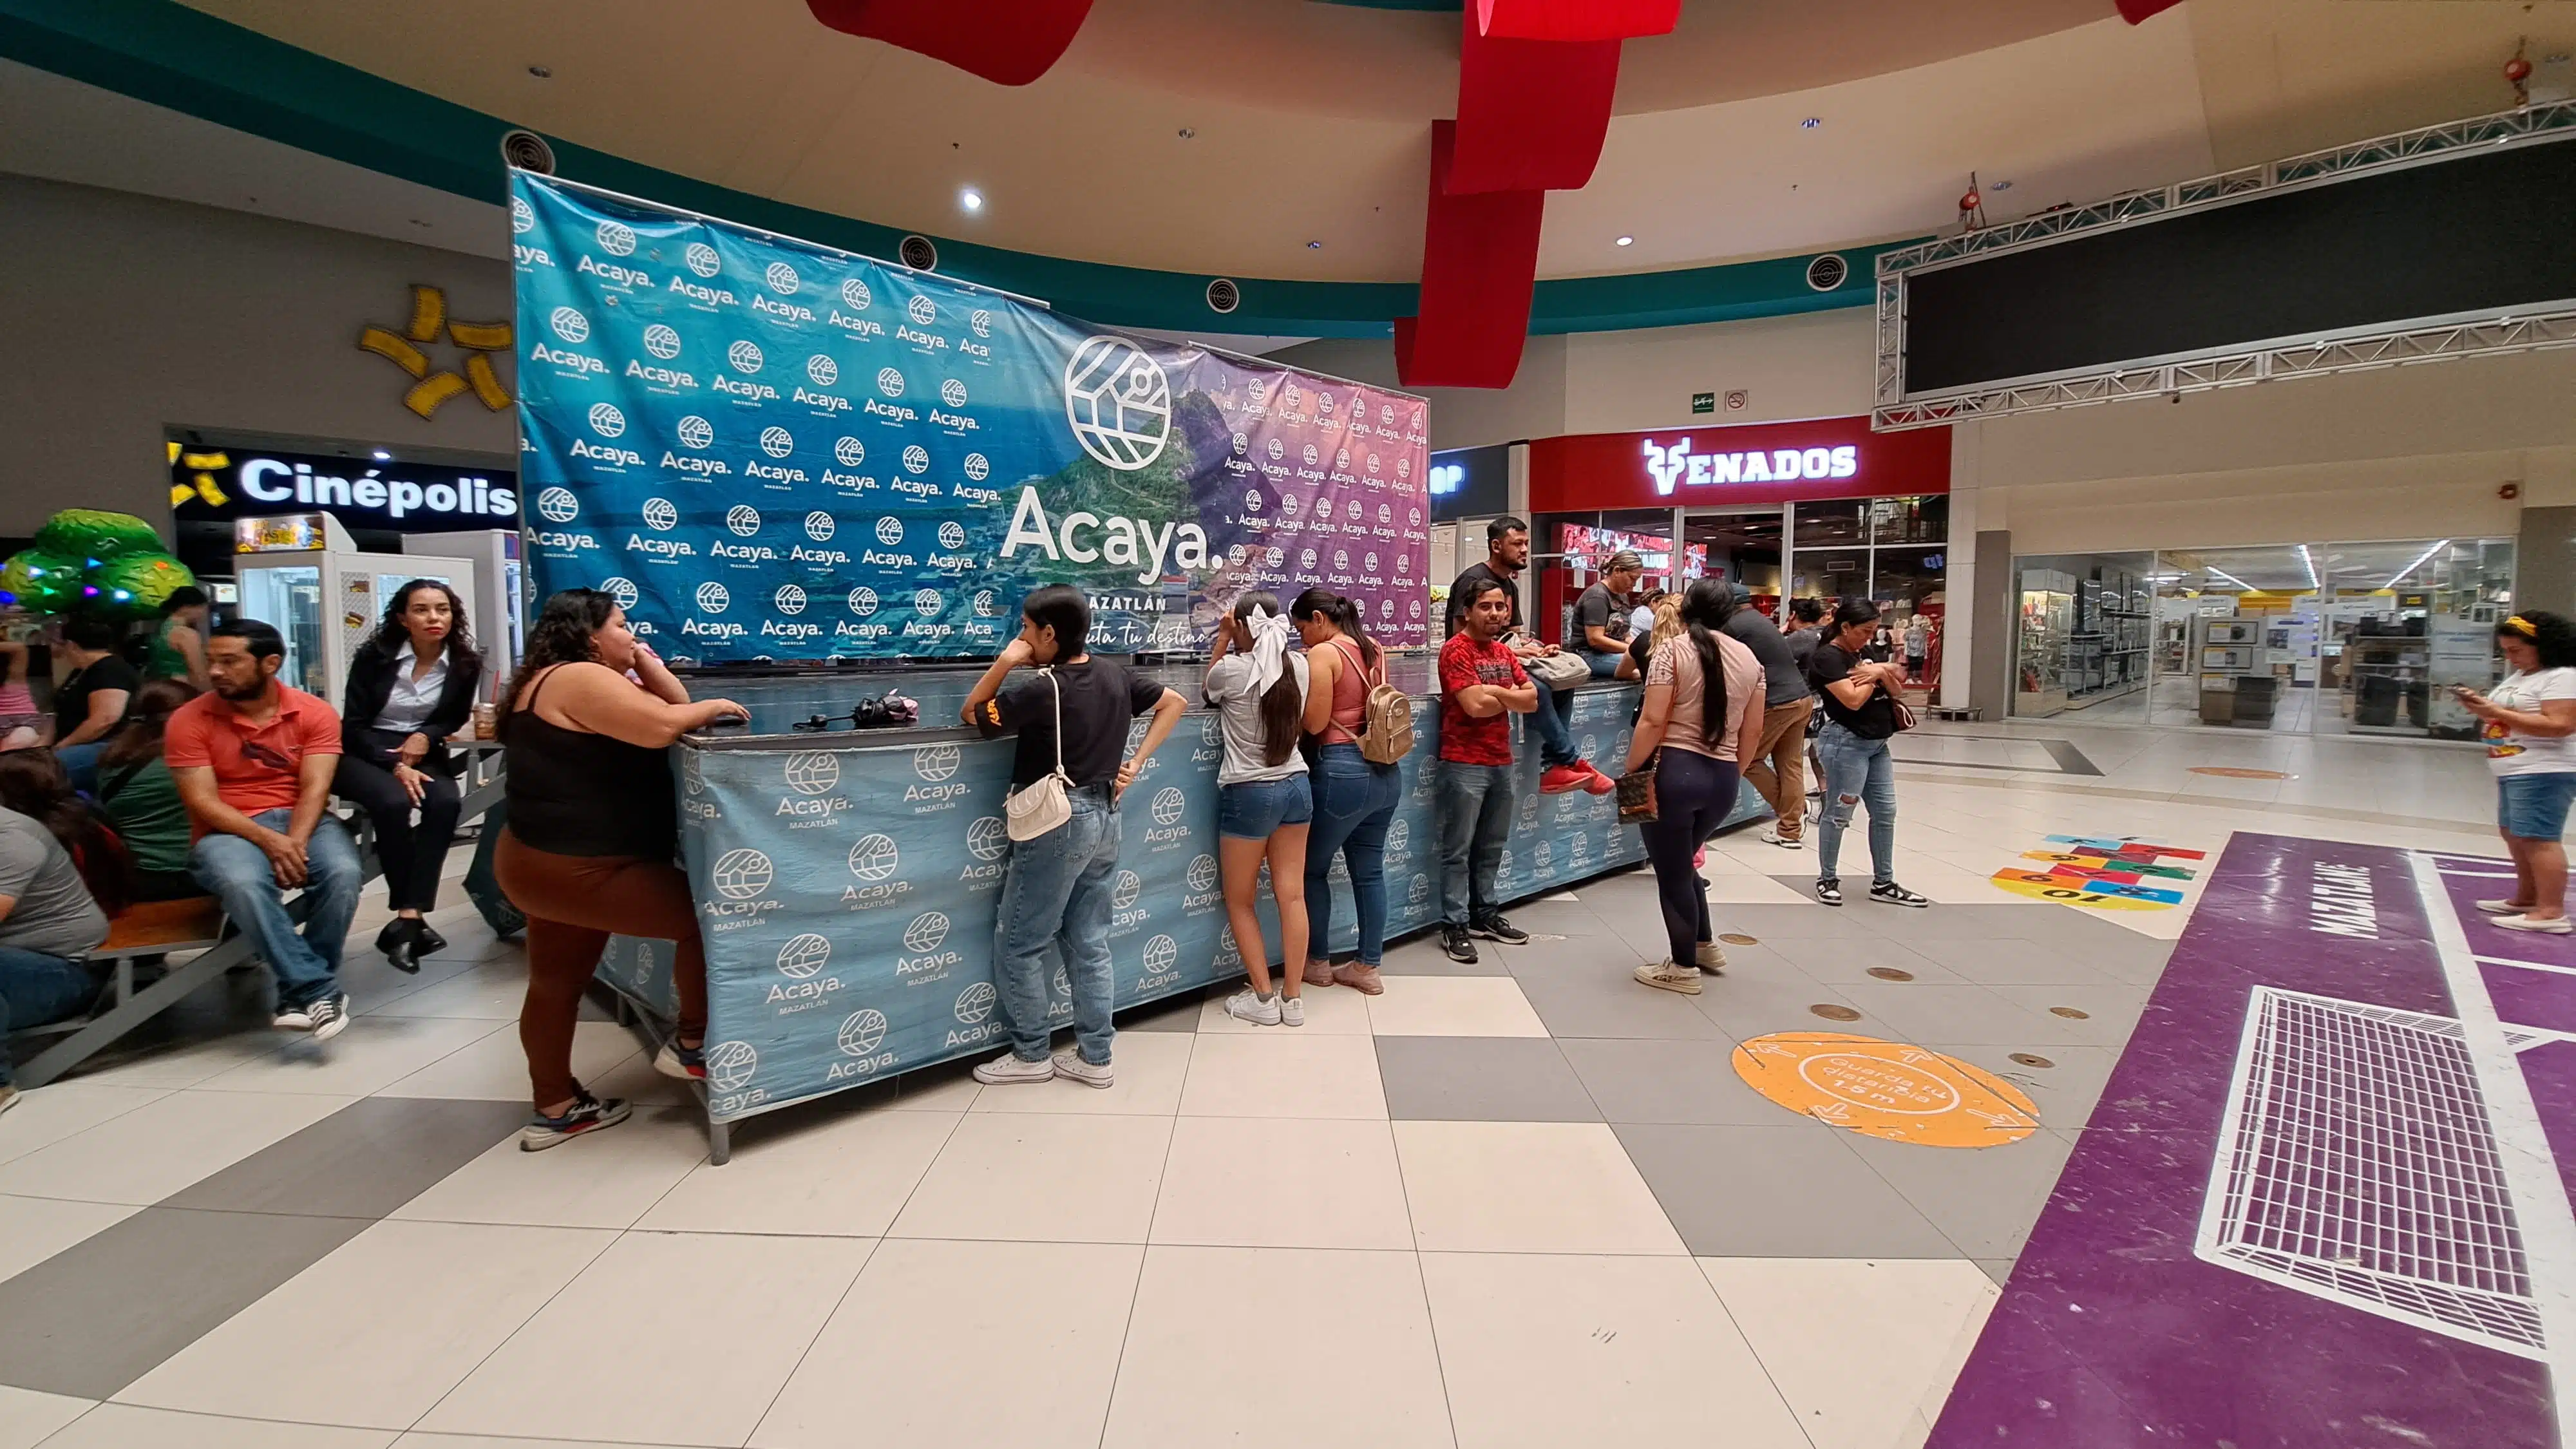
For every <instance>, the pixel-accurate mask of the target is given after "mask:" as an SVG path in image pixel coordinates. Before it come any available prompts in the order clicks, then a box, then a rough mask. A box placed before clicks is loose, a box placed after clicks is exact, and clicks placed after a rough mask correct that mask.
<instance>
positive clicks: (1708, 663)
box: [1627, 579, 1763, 996]
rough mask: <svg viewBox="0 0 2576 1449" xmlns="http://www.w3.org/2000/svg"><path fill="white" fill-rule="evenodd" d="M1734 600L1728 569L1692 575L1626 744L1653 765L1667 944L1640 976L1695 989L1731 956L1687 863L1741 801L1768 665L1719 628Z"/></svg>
mask: <svg viewBox="0 0 2576 1449" xmlns="http://www.w3.org/2000/svg"><path fill="white" fill-rule="evenodd" d="M1732 602H1733V591H1732V588H1731V586H1730V585H1729V584H1728V583H1727V582H1726V580H1724V579H1699V580H1695V581H1694V582H1693V583H1692V584H1691V586H1690V591H1689V592H1688V593H1687V594H1685V595H1684V596H1683V598H1682V606H1681V614H1680V624H1681V628H1680V630H1679V632H1677V633H1675V634H1673V635H1671V636H1670V637H1668V638H1666V639H1665V640H1664V641H1663V642H1662V643H1661V644H1659V645H1657V646H1655V652H1654V656H1653V658H1652V659H1650V660H1649V661H1648V662H1647V665H1646V691H1645V702H1644V705H1643V707H1642V709H1641V711H1640V712H1639V714H1638V716H1637V730H1636V734H1635V736H1634V738H1633V740H1632V742H1631V743H1630V745H1629V746H1628V770H1627V772H1628V773H1631V774H1633V773H1635V772H1636V771H1638V770H1641V769H1644V768H1646V767H1647V766H1648V765H1649V764H1651V765H1652V766H1653V767H1654V772H1655V818H1654V820H1653V821H1652V822H1651V823H1649V824H1647V825H1646V826H1644V827H1643V829H1644V831H1645V837H1646V856H1647V858H1648V859H1650V860H1652V861H1653V862H1654V865H1655V893H1656V895H1657V897H1658V898H1659V899H1660V901H1661V903H1662V906H1663V913H1664V935H1665V939H1666V940H1667V941H1668V942H1669V943H1670V946H1671V951H1670V953H1669V954H1668V955H1666V956H1665V958H1664V959H1663V960H1661V961H1656V962H1652V963H1650V964H1648V965H1644V966H1640V967H1638V968H1637V970H1636V977H1637V979H1638V980H1639V981H1641V982H1644V983H1645V984H1646V985H1648V986H1652V987H1655V988H1656V989H1658V990H1662V991H1678V992H1681V993H1682V994H1684V995H1686V996H1697V995H1698V994H1699V974H1700V973H1701V972H1702V971H1706V972H1708V973H1710V974H1711V975H1715V974H1716V973H1717V972H1719V971H1720V970H1722V969H1724V968H1725V966H1726V953H1725V952H1723V951H1721V950H1719V949H1718V946H1717V937H1716V935H1715V934H1714V933H1713V932H1712V931H1711V929H1710V927H1709V919H1708V882H1706V881H1704V880H1702V879H1701V878H1700V874H1699V871H1698V869H1697V868H1696V867H1694V866H1693V865H1692V864H1691V860H1692V857H1693V856H1695V855H1697V854H1698V853H1699V849H1700V847H1701V846H1702V845H1704V844H1706V843H1707V841H1708V838H1709V837H1710V836H1711V835H1714V834H1716V833H1717V827H1718V826H1719V825H1721V824H1723V823H1725V820H1726V817H1727V813H1728V812H1729V811H1731V810H1732V809H1734V807H1735V782H1736V777H1737V767H1738V762H1740V761H1743V760H1746V759H1750V758H1751V757H1752V752H1753V746H1754V745H1755V744H1756V743H1757V742H1759V740H1760V739H1761V736H1762V689H1763V675H1762V665H1761V662H1760V661H1759V660H1756V659H1755V658H1754V657H1753V651H1752V650H1750V649H1747V648H1745V647H1744V646H1743V645H1742V644H1741V643H1738V642H1737V641H1736V640H1734V639H1731V638H1729V637H1727V636H1726V635H1725V634H1723V633H1721V632H1719V630H1720V627H1721V626H1722V625H1723V624H1724V623H1725V622H1726V615H1727V611H1728V609H1729V607H1730V606H1731V604H1732Z"/></svg>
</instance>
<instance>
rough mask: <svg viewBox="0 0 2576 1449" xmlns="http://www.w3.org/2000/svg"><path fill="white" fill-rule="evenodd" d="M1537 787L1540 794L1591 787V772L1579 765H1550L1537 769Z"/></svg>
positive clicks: (1555, 793)
mask: <svg viewBox="0 0 2576 1449" xmlns="http://www.w3.org/2000/svg"><path fill="white" fill-rule="evenodd" d="M1538 788H1539V793H1540V794H1542V795H1562V794H1564V793H1565V792H1566V791H1568V790H1588V789H1590V788H1592V772H1591V771H1590V770H1589V769H1586V768H1585V767H1583V766H1581V765H1550V766H1548V767H1547V768H1546V769H1544V770H1541V771H1539V776H1538Z"/></svg>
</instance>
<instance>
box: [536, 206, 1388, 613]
mask: <svg viewBox="0 0 2576 1449" xmlns="http://www.w3.org/2000/svg"><path fill="white" fill-rule="evenodd" d="M510 217H511V228H512V230H513V231H514V232H515V233H516V238H515V245H514V247H513V252H514V254H515V257H516V270H517V283H518V287H517V297H518V324H519V325H518V336H519V338H520V340H521V343H522V346H523V349H524V350H523V352H522V355H521V357H520V366H519V422H520V444H519V447H520V453H521V470H520V472H521V480H522V488H521V495H522V501H523V504H524V508H525V517H526V524H527V539H528V555H529V560H530V565H531V580H532V587H533V589H534V591H535V592H536V593H537V594H539V595H540V596H542V595H543V594H545V593H548V592H551V591H553V590H556V589H561V588H569V587H573V586H584V587H593V588H602V589H606V590H608V591H610V592H612V593H614V594H615V595H616V596H617V597H618V599H619V600H620V602H621V603H623V604H624V605H625V607H626V610H627V613H628V616H629V617H630V618H631V619H632V620H633V621H634V623H635V628H636V632H637V633H639V634H642V635H644V636H645V637H646V638H647V639H648V640H650V641H651V642H652V643H653V644H654V645H655V647H656V648H657V649H658V650H659V651H660V652H661V653H662V654H663V655H665V656H666V657H670V658H673V659H681V660H690V661H695V662H698V663H701V664H709V663H720V662H726V661H740V660H757V659H777V660H785V659H828V658H886V657H895V656H915V657H929V656H953V655H974V654H990V653H993V652H995V651H996V650H998V649H999V648H1000V647H1001V645H1002V643H1003V642H1004V641H1005V640H1007V639H1008V638H1009V637H1010V636H1011V634H1012V633H1014V632H1015V631H1016V629H1017V627H1018V626H1017V623H1016V615H1017V612H1018V602H1019V599H1020V596H1021V595H1022V594H1024V593H1025V592H1026V591H1027V590H1028V589H1029V588H1031V587H1033V586H1035V585H1036V584H1039V583H1049V582H1064V583H1073V584H1079V585H1081V586H1082V587H1083V588H1084V589H1085V590H1086V591H1087V592H1088V593H1089V594H1090V595H1091V598H1092V605H1093V612H1094V617H1095V620H1096V625H1095V630H1094V633H1093V636H1092V642H1093V643H1094V644H1095V645H1097V646H1099V647H1101V648H1104V649H1110V650H1117V651H1122V652H1126V651H1135V650H1143V649H1165V650H1176V649H1189V648H1196V647H1203V646H1204V645H1205V643H1206V642H1207V639H1208V637H1209V635H1210V633H1211V630H1212V626H1213V624H1214V622H1215V620H1216V618H1217V617H1218V615H1219V613H1220V612H1221V611H1222V610H1224V609H1226V608H1229V607H1231V605H1232V604H1233V601H1234V599H1235V598H1236V597H1237V595H1239V594H1240V593H1241V592H1243V591H1245V590H1247V589H1256V588H1259V589H1271V590H1274V591H1277V592H1280V593H1281V594H1283V595H1286V594H1290V593H1294V592H1295V591H1297V590H1299V589H1302V588H1304V587H1306V586H1307V585H1309V584H1320V585H1322V586H1324V587H1326V588H1330V589H1333V590H1335V591H1336V592H1339V593H1342V594H1347V595H1349V596H1350V597H1352V598H1354V599H1356V600H1358V601H1359V602H1360V604H1361V606H1362V607H1363V609H1364V610H1365V611H1366V613H1367V616H1368V626H1369V632H1370V633H1371V634H1372V635H1374V636H1375V637H1376V638H1377V639H1378V640H1379V641H1380V642H1382V643H1385V644H1388V645H1391V646H1395V647H1403V646H1406V645H1418V644H1422V643H1425V642H1427V641H1428V639H1429V637H1430V634H1429V620H1428V618H1427V617H1426V616H1427V613H1428V608H1427V600H1428V598H1429V594H1428V589H1427V587H1426V586H1427V584H1428V582H1429V581H1428V578H1427V565H1428V562H1429V538H1430V534H1429V517H1428V509H1429V498H1428V495H1427V493H1426V491H1425V487H1426V484H1427V477H1426V474H1427V471H1428V470H1427V457H1428V455H1427V453H1426V452H1425V447H1424V437H1425V433H1424V426H1425V419H1424V416H1423V404H1422V401H1421V399H1419V398H1415V397H1412V396H1410V395H1407V394H1402V393H1396V392H1390V391H1385V390H1381V389H1376V388H1368V387H1361V386H1358V385H1356V384H1352V383H1346V382H1340V381H1336V380H1332V379H1326V378H1320V377H1317V376H1314V375H1311V374H1305V373H1299V372H1296V371H1293V370H1291V369H1287V368H1282V367H1277V366H1265V365H1260V364H1256V363H1251V362H1246V361H1243V360H1240V359H1235V358H1230V357H1227V356H1223V355H1220V354H1217V353H1213V352H1209V351H1207V350H1205V349H1203V348H1197V347H1188V346H1179V345H1175V344H1171V343H1165V342H1158V341H1153V340H1150V339H1145V338H1137V337H1130V336H1127V335H1125V334H1122V333H1117V332H1112V331H1107V330H1104V329H1101V328H1097V327H1093V326H1090V325H1088V324H1085V323H1080V322H1076V321H1074V320H1073V319H1070V318H1067V317H1062V316H1059V315H1057V314H1056V313H1054V312H1051V311H1049V310H1047V309H1046V308H1044V307H1042V306H1038V305H1034V304H1030V303H1026V302H1022V301H1019V300H1017V299H1014V298H1011V297H1008V296H1005V295H1003V294H1000V293H995V292H988V291H983V290H980V289H977V288H973V287H969V286H966V285H963V284H960V283H955V282H951V281H948V280H946V279H944V278H940V277H937V276H933V275H931V274H929V273H924V272H915V271H912V270H909V269H907V268H904V267H901V266H896V265H889V264H884V263H878V262H873V261H869V260H867V259H866V258H863V257H857V256H852V255H850V254H848V253H845V252H839V251H834V250H831V249H829V248H825V247H819V246H813V245H809V244H807V243H803V242H798V241H794V240H791V239H788V238H785V237H779V236H775V235H772V234H770V233H768V232H762V231H755V230H752V229H749V228H744V227H738V226H733V225H730V224H727V223H724V222H719V221H713V220H709V219H707V218H704V217H699V216H696V215H692V214H687V213H680V212H671V211H664V210H660V209H656V208H653V207H650V206H646V205H643V204H640V203H636V202H631V201H628V200H624V199H621V198H614V197H610V196H607V195H603V194H600V193H596V192H591V191H588V190H586V189H583V188H579V187H574V186H571V185H568V184H566V183H563V182H559V181H556V180H553V179H550V178H547V177H542V176H535V175H531V174H528V173H525V172H515V173H513V174H512V177H511V202H510Z"/></svg>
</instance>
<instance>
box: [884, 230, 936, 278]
mask: <svg viewBox="0 0 2576 1449" xmlns="http://www.w3.org/2000/svg"><path fill="white" fill-rule="evenodd" d="M894 254H895V255H896V256H898V257H901V258H902V259H903V264H904V265H905V266H907V267H910V268H912V269H913V270H914V271H916V272H932V271H937V270H938V269H939V248H937V247H935V246H932V245H931V244H930V238H928V237H926V236H908V237H905V238H904V239H903V240H902V242H901V243H899V244H897V245H896V247H895V249H894Z"/></svg>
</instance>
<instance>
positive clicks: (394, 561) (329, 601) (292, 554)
mask: <svg viewBox="0 0 2576 1449" xmlns="http://www.w3.org/2000/svg"><path fill="white" fill-rule="evenodd" d="M233 551H234V553H235V555H236V556H237V561H236V568H235V576H236V580H237V584H238V587H239V590H240V594H241V601H240V603H239V604H238V606H236V608H235V609H234V611H233V612H234V615H235V617H238V618H244V619H258V620H261V621H263V622H265V623H268V624H272V625H275V626H276V628H277V632H278V634H279V635H280V636H282V637H283V638H284V639H285V641H286V662H285V663H284V664H283V665H281V666H280V667H279V669H278V672H277V677H278V678H279V679H281V680H283V681H285V682H286V683H287V684H288V685H290V686H292V687H294V688H296V689H300V690H303V691H304V692H305V693H307V694H312V695H318V696H320V697H321V698H323V699H325V700H328V701H330V704H331V707H332V708H333V709H338V708H339V707H340V686H341V684H342V683H343V682H344V681H346V680H347V679H348V677H349V661H350V659H351V658H352V657H353V656H354V655H355V654H356V652H357V651H358V649H359V648H360V647H361V646H363V645H364V644H365V643H366V642H367V640H368V638H369V637H370V636H372V635H373V634H374V633H375V631H376V627H377V625H378V624H379V623H380V622H381V620H382V619H383V617H384V611H385V605H386V604H387V602H389V601H390V600H391V599H392V598H393V595H394V591H395V590H397V589H400V588H401V587H402V586H403V585H404V584H405V583H407V582H409V581H410V580H412V579H416V578H429V579H436V580H438V581H439V582H441V583H443V584H445V585H447V586H448V587H449V588H451V589H454V590H455V591H456V593H457V596H458V597H460V598H465V599H473V598H476V597H478V593H477V590H476V582H477V572H476V569H475V565H474V561H473V560H472V559H470V558H444V557H442V558H420V559H414V558H410V557H407V556H405V555H403V554H391V553H363V552H360V551H359V549H358V547H357V545H356V544H355V543H353V542H352V541H351V540H350V538H349V534H348V530H346V529H344V528H342V527H341V526H340V521H339V520H338V519H336V518H334V517H332V516H331V515H330V514H327V513H295V514H285V515H280V516H277V517H271V518H243V519H236V520H235V521H234V524H233ZM487 673H488V671H487Z"/></svg>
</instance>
